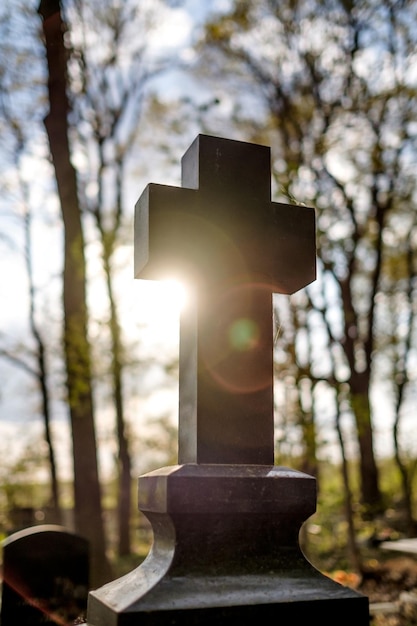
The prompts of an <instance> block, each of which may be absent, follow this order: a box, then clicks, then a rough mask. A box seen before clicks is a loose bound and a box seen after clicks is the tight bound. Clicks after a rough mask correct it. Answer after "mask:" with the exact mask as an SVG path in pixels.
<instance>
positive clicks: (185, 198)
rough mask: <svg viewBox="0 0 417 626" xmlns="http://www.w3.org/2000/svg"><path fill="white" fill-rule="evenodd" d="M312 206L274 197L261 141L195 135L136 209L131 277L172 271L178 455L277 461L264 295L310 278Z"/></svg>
mask: <svg viewBox="0 0 417 626" xmlns="http://www.w3.org/2000/svg"><path fill="white" fill-rule="evenodd" d="M315 275H316V250H315V215H314V210H313V209H311V208H307V207H304V206H299V205H289V204H280V203H276V202H271V158H270V148H269V147H266V146H261V145H257V144H251V143H244V142H240V141H234V140H230V139H223V138H218V137H212V136H207V135H199V136H198V137H197V138H196V139H195V141H194V142H193V143H192V145H191V146H190V148H189V149H188V150H187V152H186V153H185V154H184V156H183V158H182V187H171V186H166V185H156V184H149V185H148V186H147V187H146V189H145V191H144V192H143V194H142V195H141V197H140V198H139V200H138V202H137V204H136V207H135V277H136V278H149V279H159V278H162V277H166V276H176V277H179V278H181V279H183V280H185V281H186V282H188V284H189V285H190V286H191V287H192V290H193V294H194V298H192V301H191V303H190V304H189V306H188V307H186V309H185V310H184V312H183V313H182V316H181V321H180V370H179V453H178V457H179V458H178V460H179V463H205V464H211V463H214V464H218V463H221V464H247V465H251V464H255V465H273V463H274V417H273V416H274V408H273V322H272V318H273V316H272V294H273V293H283V294H291V293H294V292H295V291H298V290H299V289H301V288H303V287H305V286H306V285H308V284H309V283H310V282H312V281H313V280H315Z"/></svg>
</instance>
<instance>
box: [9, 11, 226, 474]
mask: <svg viewBox="0 0 417 626" xmlns="http://www.w3.org/2000/svg"><path fill="white" fill-rule="evenodd" d="M172 5H173V6H172V8H166V9H165V11H164V13H162V14H161V16H160V26H159V28H158V29H157V31H156V33H155V36H154V40H153V42H152V47H153V54H155V55H158V54H160V55H166V54H177V55H179V56H180V55H182V54H184V55H185V56H186V54H187V52H186V51H187V49H188V46H189V44H190V42H191V39H192V37H193V36H194V34H195V28H198V25H199V23H200V22H201V20H202V19H203V17H204V12H205V11H207V9H208V6H209V5H208V4H206V3H201V2H197V1H196V0H188V1H186V2H184V3H172ZM177 5H178V6H177ZM222 5H223V6H224V5H225V2H224V1H222V0H216V1H215V2H213V3H211V8H212V9H215V8H221V6H222ZM153 88H155V89H157V90H158V91H162V90H163V93H164V94H165V95H166V96H167V97H169V98H176V97H179V96H180V94H181V90H184V92H187V93H188V88H189V85H188V84H187V83H186V82H185V74H183V73H181V74H180V75H179V74H178V72H172V75H171V76H168V77H167V76H166V75H165V76H164V78H163V79H162V78H161V81H160V84H158V83H156V84H154V85H153ZM34 174H35V177H36V179H37V180H38V181H39V185H38V186H36V185H35V187H33V188H32V192H31V193H32V200H33V201H34V203H35V204H39V203H42V201H43V200H44V199H45V204H44V208H43V216H42V219H34V221H33V226H32V239H33V247H34V271H35V282H36V286H37V288H38V289H39V290H41V292H42V298H40V299H39V301H40V302H41V303H42V304H41V306H42V308H43V310H42V312H41V314H42V316H43V318H45V317H46V318H47V319H48V320H49V322H50V325H51V326H50V328H51V332H58V331H59V323H60V321H59V311H57V310H56V305H55V304H54V302H56V301H57V299H59V298H60V289H61V281H60V272H61V255H62V230H61V225H60V220H59V219H57V206H56V202H55V201H54V200H52V201H51V199H50V198H46V196H47V192H45V190H44V189H43V188H42V184H41V181H42V180H43V179H46V178H47V172H46V171H45V165H44V163H43V161H42V160H41V159H39V160H37V159H36V156H35V157H34V158H32V159H30V160H26V161H25V162H24V163H23V171H22V176H23V178H24V179H25V180H29V179H31V178H32V176H33V175H34ZM179 174H180V167H179V164H178V167H177V168H176V170H175V173H174V176H173V179H172V180H171V181H169V182H174V183H175V182H176V183H177V184H180V180H179ZM13 176H14V174H13V173H12V171H11V177H13ZM175 176H177V180H176V181H175ZM148 182H153V181H152V180H149V181H148ZM141 191H142V189H138V188H137V185H135V186H133V189H132V191H131V197H132V201H133V202H134V201H135V200H134V199H136V198H137V196H138V195H139V194H140V193H141ZM33 194H35V195H36V194H38V196H39V197H33ZM13 208H15V207H13ZM16 208H18V207H16ZM132 215H133V206H132ZM132 226H133V225H132ZM23 246H24V240H23V228H22V220H20V219H19V218H17V217H16V215H14V214H13V211H9V209H8V207H4V205H3V206H2V207H1V209H0V273H1V275H2V281H1V282H0V303H1V306H0V334H1V336H2V337H6V341H8V343H9V345H10V346H11V345H13V346H15V345H16V341H17V342H21V343H22V344H23V350H24V351H26V349H27V347H28V344H29V345H30V339H28V282H27V274H26V269H25V265H24V262H23V255H22V250H23ZM119 256H120V259H121V260H120V262H121V264H123V266H124V270H123V272H121V274H120V277H119V291H120V292H121V293H122V294H123V298H122V299H121V301H120V304H121V311H120V313H121V319H122V323H123V325H124V327H125V329H126V331H127V333H131V335H132V337H134V336H136V335H137V333H138V327H140V328H141V329H142V331H141V333H140V341H141V345H140V355H147V356H148V357H149V358H156V356H157V355H159V354H161V352H165V353H166V354H168V355H176V354H177V353H178V337H179V309H180V306H181V301H182V300H183V298H184V293H183V291H181V287H180V286H178V285H173V284H172V283H170V284H161V283H159V282H154V281H142V280H134V279H133V230H132V245H130V246H129V245H127V246H125V247H124V249H121V250H120V251H119ZM98 265H99V260H98V259H97V257H96V255H95V250H94V246H90V257H89V271H90V273H91V275H94V273H95V272H96V271H99V268H98ZM89 298H90V304H91V306H92V307H93V309H94V308H95V309H96V310H98V309H100V302H101V301H102V299H103V294H102V293H100V288H99V287H98V283H96V285H95V286H94V284H93V287H92V289H91V291H90V293H89ZM167 303H168V304H167ZM92 332H93V333H94V332H95V330H94V328H93V330H92ZM138 356H139V355H138ZM55 365H56V364H55V363H53V367H55ZM151 373H152V376H150V377H149V376H145V377H144V378H145V380H148V379H149V378H151V379H152V380H150V381H149V383H148V386H149V389H150V391H149V393H147V394H145V397H144V399H143V400H142V401H137V405H136V406H135V407H133V409H132V410H134V411H135V412H136V413H137V414H138V415H140V416H141V419H140V420H138V422H140V423H143V421H144V420H146V419H148V418H149V419H152V418H157V417H158V415H160V414H165V413H170V414H171V415H172V416H173V418H174V419H175V418H176V414H177V410H178V390H177V388H176V386H175V384H172V383H171V384H168V385H167V381H166V380H164V381H162V380H160V378H161V373H160V371H159V372H158V369H155V368H153V369H152V372H151ZM55 375H56V377H57V379H58V380H61V373H59V372H57V373H56V374H55V373H54V374H53V376H55ZM158 376H159V379H158ZM0 381H1V386H0V454H2V456H3V458H8V459H9V462H10V463H11V462H12V461H13V459H15V460H17V459H18V458H19V456H20V454H21V453H22V451H23V450H24V449H25V448H26V447H27V446H30V445H33V443H34V442H35V445H36V442H37V441H38V440H39V436H42V434H43V423H42V420H41V419H40V418H39V396H38V394H37V392H36V385H35V383H34V382H33V380H32V378H31V376H30V375H28V374H27V373H26V372H25V371H24V370H22V368H20V367H16V365H14V364H13V363H11V362H10V361H7V360H4V359H0ZM158 382H159V383H161V384H159V386H158ZM162 383H163V384H162ZM53 410H54V415H55V416H58V419H57V420H56V421H55V423H54V424H53V427H54V435H55V441H56V445H57V451H58V455H57V456H58V458H59V460H60V462H59V468H58V469H59V471H60V472H61V474H63V475H68V472H70V469H71V451H70V445H69V437H68V434H69V433H68V415H67V414H66V410H65V407H64V406H63V403H62V399H61V397H60V393H56V394H55V398H54V405H53ZM34 415H37V416H38V417H37V418H34V417H33V416H34ZM112 423H113V416H112V414H111V413H109V412H108V411H106V409H105V407H102V408H101V410H100V423H99V424H98V431H99V432H100V431H101V432H103V433H106V432H108V429H109V428H112ZM103 437H104V438H105V434H104V435H103ZM113 455H114V449H113V447H112V446H106V445H102V446H100V456H101V461H100V462H101V467H102V470H103V471H104V472H106V468H108V469H110V467H111V466H112V464H113ZM0 471H1V469H0Z"/></svg>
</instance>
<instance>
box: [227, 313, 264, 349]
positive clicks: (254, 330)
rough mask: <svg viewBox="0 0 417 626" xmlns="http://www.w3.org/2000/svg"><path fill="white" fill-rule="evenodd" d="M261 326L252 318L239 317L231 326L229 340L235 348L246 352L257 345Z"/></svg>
mask: <svg viewBox="0 0 417 626" xmlns="http://www.w3.org/2000/svg"><path fill="white" fill-rule="evenodd" d="M259 334H260V333H259V328H258V326H257V324H256V323H255V322H254V321H253V320H250V319H246V318H241V319H237V320H235V321H234V322H233V324H231V326H230V328H229V341H230V345H231V346H232V348H233V349H234V350H238V351H240V352H246V351H248V350H252V349H253V348H255V347H256V345H257V344H258V340H259Z"/></svg>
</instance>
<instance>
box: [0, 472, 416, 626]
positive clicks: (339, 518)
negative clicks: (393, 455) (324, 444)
mask: <svg viewBox="0 0 417 626" xmlns="http://www.w3.org/2000/svg"><path fill="white" fill-rule="evenodd" d="M289 465H291V464H289ZM388 466H390V463H389V462H387V466H386V468H385V469H386V471H385V472H384V474H385V475H389V476H391V478H390V480H389V481H388V483H387V484H386V487H385V488H386V492H387V495H388V494H389V495H388V498H387V500H388V501H389V502H393V501H394V502H395V498H394V497H391V493H395V492H396V493H398V491H399V490H398V485H397V483H396V481H395V472H393V471H392V467H390V469H388V470H387V467H388ZM320 476H321V480H320V489H321V490H320V496H319V500H318V504H317V512H316V513H315V514H314V515H313V516H312V517H311V518H310V520H308V523H307V524H305V526H304V528H303V532H302V535H301V542H302V545H303V550H304V552H305V554H306V556H307V558H308V559H309V560H310V561H311V562H312V563H313V565H314V566H315V567H316V568H317V569H319V570H320V571H321V572H323V573H325V574H326V575H328V576H330V577H332V578H333V579H335V580H336V581H338V582H340V583H341V584H343V585H346V586H349V587H351V588H353V589H356V590H357V591H359V592H361V593H363V594H365V595H367V596H368V597H369V601H370V605H371V622H370V625H371V626H415V625H417V554H416V555H408V554H401V553H400V552H392V551H388V550H383V549H381V543H382V542H383V541H386V540H388V541H390V540H392V541H395V540H396V539H400V538H401V537H403V536H405V531H404V519H403V516H402V511H401V502H400V501H397V502H396V503H395V507H392V508H390V509H387V510H386V511H385V512H384V514H383V515H381V516H380V517H379V518H378V519H377V520H372V521H368V520H363V519H361V517H362V516H361V515H360V511H359V507H358V510H357V511H356V513H357V518H356V531H357V541H358V545H359V547H360V552H361V560H362V572H360V573H358V572H355V571H353V570H352V567H351V564H350V560H349V555H348V552H347V547H346V546H347V539H346V529H347V524H346V518H345V514H344V493H343V489H341V487H340V478H339V477H340V472H339V470H338V468H335V467H334V466H330V465H328V464H326V465H324V466H323V467H322V468H321V474H320ZM132 488H133V489H134V492H135V495H134V499H136V496H137V493H136V481H133V487H132ZM19 489H21V490H22V497H18V495H17V494H15V497H14V500H15V502H18V503H19V506H20V507H21V508H22V509H23V508H25V510H26V509H27V508H32V509H33V510H34V511H35V514H36V522H35V523H37V522H39V523H45V522H48V519H45V518H44V517H42V514H41V512H42V511H43V510H44V509H43V503H44V502H45V499H46V493H47V487H46V486H45V485H39V484H37V485H29V484H27V485H24V486H22V485H20V487H19ZM70 492H71V490H70V486H69V485H66V486H64V489H63V494H64V500H65V502H66V504H67V505H68V504H69V494H70ZM104 495H105V515H106V526H107V533H108V537H109V544H110V549H109V551H110V558H111V560H112V563H113V567H114V576H115V578H116V577H119V576H121V575H123V574H125V573H127V572H129V571H131V570H132V569H133V568H135V567H137V566H138V565H139V564H140V563H141V562H142V561H143V559H144V558H145V557H146V555H147V553H148V551H149V548H150V545H151V541H152V532H151V529H150V525H149V523H148V522H147V520H146V518H145V517H144V515H143V514H142V513H140V512H139V511H136V512H135V514H134V518H133V520H132V528H133V543H134V550H133V554H132V555H131V556H129V557H124V558H117V555H116V552H115V546H116V532H115V523H114V520H115V507H114V505H115V497H114V496H115V490H114V485H113V484H108V485H106V487H105V490H104ZM19 506H18V507H16V508H17V509H18V508H19ZM67 513H69V514H70V508H68V509H67ZM69 517H70V515H69ZM0 522H1V527H0V530H1V532H2V535H1V538H2V539H4V538H6V537H7V535H8V534H9V533H10V532H11V527H10V511H8V510H7V506H6V505H5V502H4V501H3V502H2V510H0ZM80 623H82V622H81V621H80Z"/></svg>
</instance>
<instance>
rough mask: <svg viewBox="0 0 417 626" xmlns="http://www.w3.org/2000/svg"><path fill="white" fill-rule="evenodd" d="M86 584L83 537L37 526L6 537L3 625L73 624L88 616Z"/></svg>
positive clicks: (86, 544)
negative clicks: (78, 619) (82, 616)
mask: <svg viewBox="0 0 417 626" xmlns="http://www.w3.org/2000/svg"><path fill="white" fill-rule="evenodd" d="M88 589H89V547H88V541H87V540H86V539H84V538H83V537H80V536H78V535H75V534H73V533H71V532H69V531H68V530H66V529H65V528H63V527H61V526H54V525H39V526H33V527H31V528H26V529H25V530H20V531H17V532H16V533H13V534H12V535H10V536H9V537H8V538H7V539H5V540H4V542H3V583H2V601H1V626H37V625H38V624H39V625H41V624H42V626H56V624H72V623H74V620H75V619H76V618H77V617H79V616H80V615H85V611H86V608H87V594H88Z"/></svg>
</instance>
